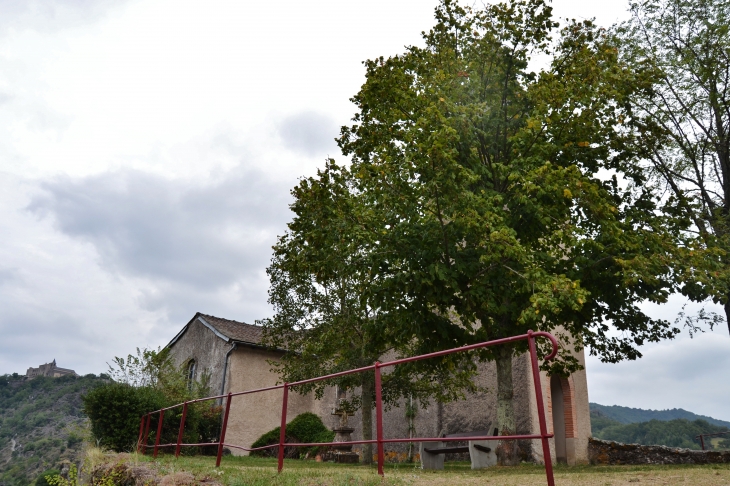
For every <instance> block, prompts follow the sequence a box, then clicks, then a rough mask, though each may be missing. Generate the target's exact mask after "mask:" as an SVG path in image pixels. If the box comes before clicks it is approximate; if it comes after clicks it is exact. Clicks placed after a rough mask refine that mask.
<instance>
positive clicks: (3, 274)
mask: <svg viewBox="0 0 730 486" xmlns="http://www.w3.org/2000/svg"><path fill="white" fill-rule="evenodd" d="M20 280H21V279H20V270H19V269H17V268H10V267H0V287H1V286H3V285H7V284H11V283H18V282H19V281H20Z"/></svg>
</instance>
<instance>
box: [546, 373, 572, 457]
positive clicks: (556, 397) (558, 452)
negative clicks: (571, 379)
mask: <svg viewBox="0 0 730 486" xmlns="http://www.w3.org/2000/svg"><path fill="white" fill-rule="evenodd" d="M563 381H565V382H566V384H567V380H564V379H561V378H560V377H559V376H551V377H550V397H551V402H552V403H551V405H552V411H553V414H552V415H553V433H554V434H555V436H554V440H555V459H556V460H557V462H561V463H567V462H568V452H567V447H566V439H567V435H566V430H565V416H566V413H565V412H566V402H568V405H569V401H568V400H566V399H565V398H566V396H565V395H566V393H565V390H563Z"/></svg>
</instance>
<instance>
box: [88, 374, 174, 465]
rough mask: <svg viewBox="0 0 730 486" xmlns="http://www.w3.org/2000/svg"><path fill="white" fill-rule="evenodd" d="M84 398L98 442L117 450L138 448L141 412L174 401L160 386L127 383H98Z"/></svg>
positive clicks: (161, 406)
mask: <svg viewBox="0 0 730 486" xmlns="http://www.w3.org/2000/svg"><path fill="white" fill-rule="evenodd" d="M83 399H84V412H85V413H86V415H87V416H88V417H89V419H90V420H91V432H92V433H93V435H94V437H95V438H96V440H97V441H98V443H99V445H100V446H102V447H107V448H109V449H112V450H115V451H118V452H122V451H124V452H130V451H133V450H135V449H136V444H137V439H138V434H139V423H140V417H141V416H142V415H144V414H145V413H147V412H150V411H152V410H158V409H160V408H163V407H166V406H168V405H171V403H170V402H169V400H168V399H167V398H166V397H165V395H164V394H163V393H162V392H161V391H159V390H155V389H154V388H149V387H139V388H135V387H133V386H130V385H127V384H124V383H109V384H107V385H104V386H101V387H98V388H96V389H94V390H92V391H91V392H89V393H87V394H86V395H85V396H84V398H83Z"/></svg>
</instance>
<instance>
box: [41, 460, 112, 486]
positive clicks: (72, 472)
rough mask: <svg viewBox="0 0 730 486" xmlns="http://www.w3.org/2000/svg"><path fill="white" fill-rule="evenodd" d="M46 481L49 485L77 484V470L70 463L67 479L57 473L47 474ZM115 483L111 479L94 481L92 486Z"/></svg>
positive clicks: (73, 485)
mask: <svg viewBox="0 0 730 486" xmlns="http://www.w3.org/2000/svg"><path fill="white" fill-rule="evenodd" d="M46 481H47V482H48V484H49V486H79V485H80V480H79V471H78V469H77V468H76V465H75V464H71V467H70V468H69V472H68V479H66V478H64V477H62V476H61V475H60V474H57V475H55V476H48V478H47V480H46ZM115 484H117V483H114V482H112V481H103V482H99V483H97V482H95V483H94V486H97V485H98V486H115Z"/></svg>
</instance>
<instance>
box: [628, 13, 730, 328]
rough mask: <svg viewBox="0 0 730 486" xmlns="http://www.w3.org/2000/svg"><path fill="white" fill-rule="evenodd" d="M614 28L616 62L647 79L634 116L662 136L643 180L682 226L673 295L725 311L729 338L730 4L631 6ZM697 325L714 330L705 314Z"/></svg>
mask: <svg viewBox="0 0 730 486" xmlns="http://www.w3.org/2000/svg"><path fill="white" fill-rule="evenodd" d="M630 5H631V19H630V20H629V21H627V22H625V23H623V24H622V25H621V26H619V28H618V29H617V31H618V33H619V35H620V36H621V40H622V43H623V45H624V46H625V47H624V50H623V51H622V57H623V59H624V60H625V62H627V63H628V64H629V65H631V66H632V68H633V69H634V70H636V71H643V72H646V73H652V75H653V76H654V77H655V82H654V84H653V86H652V89H650V90H645V91H641V92H638V93H637V95H639V96H638V97H637V101H638V103H637V105H638V106H637V114H639V115H640V116H642V117H645V118H646V119H647V121H648V122H650V123H652V124H654V125H656V126H657V127H658V128H659V129H661V130H662V131H663V132H664V133H665V134H666V135H667V142H666V143H664V144H662V145H659V146H656V147H654V149H653V150H652V151H651V152H650V153H648V154H647V161H648V163H647V164H646V165H644V168H645V169H646V172H647V178H648V179H649V180H650V181H651V182H653V183H654V184H656V186H657V187H658V188H659V189H661V190H663V192H664V195H665V196H664V209H665V211H667V212H671V213H674V214H679V215H681V216H683V217H685V218H687V220H688V221H689V222H690V223H691V226H690V227H689V228H688V230H689V231H688V232H687V234H686V237H687V239H688V242H689V243H688V247H691V248H692V253H691V254H689V253H688V255H687V259H686V262H687V265H686V266H684V268H683V269H682V276H683V278H684V282H685V285H684V286H683V288H682V291H683V293H684V294H685V295H686V296H688V297H689V298H691V299H692V300H697V301H702V300H704V299H711V300H712V301H714V302H716V303H720V304H723V305H724V307H725V317H726V321H727V323H728V329H730V275H729V274H730V260H729V259H728V258H729V257H728V250H730V2H729V1H727V0H641V1H632V2H631V4H630ZM697 320H699V321H707V322H709V324H710V326H713V325H715V324H718V323H719V322H721V320H722V318H721V317H720V316H717V315H715V314H714V313H705V312H701V313H700V314H699V315H698V316H696V317H695V319H692V318H690V319H689V320H688V321H687V324H689V325H690V326H691V329H690V330H691V331H692V330H693V329H696V325H697Z"/></svg>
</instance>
